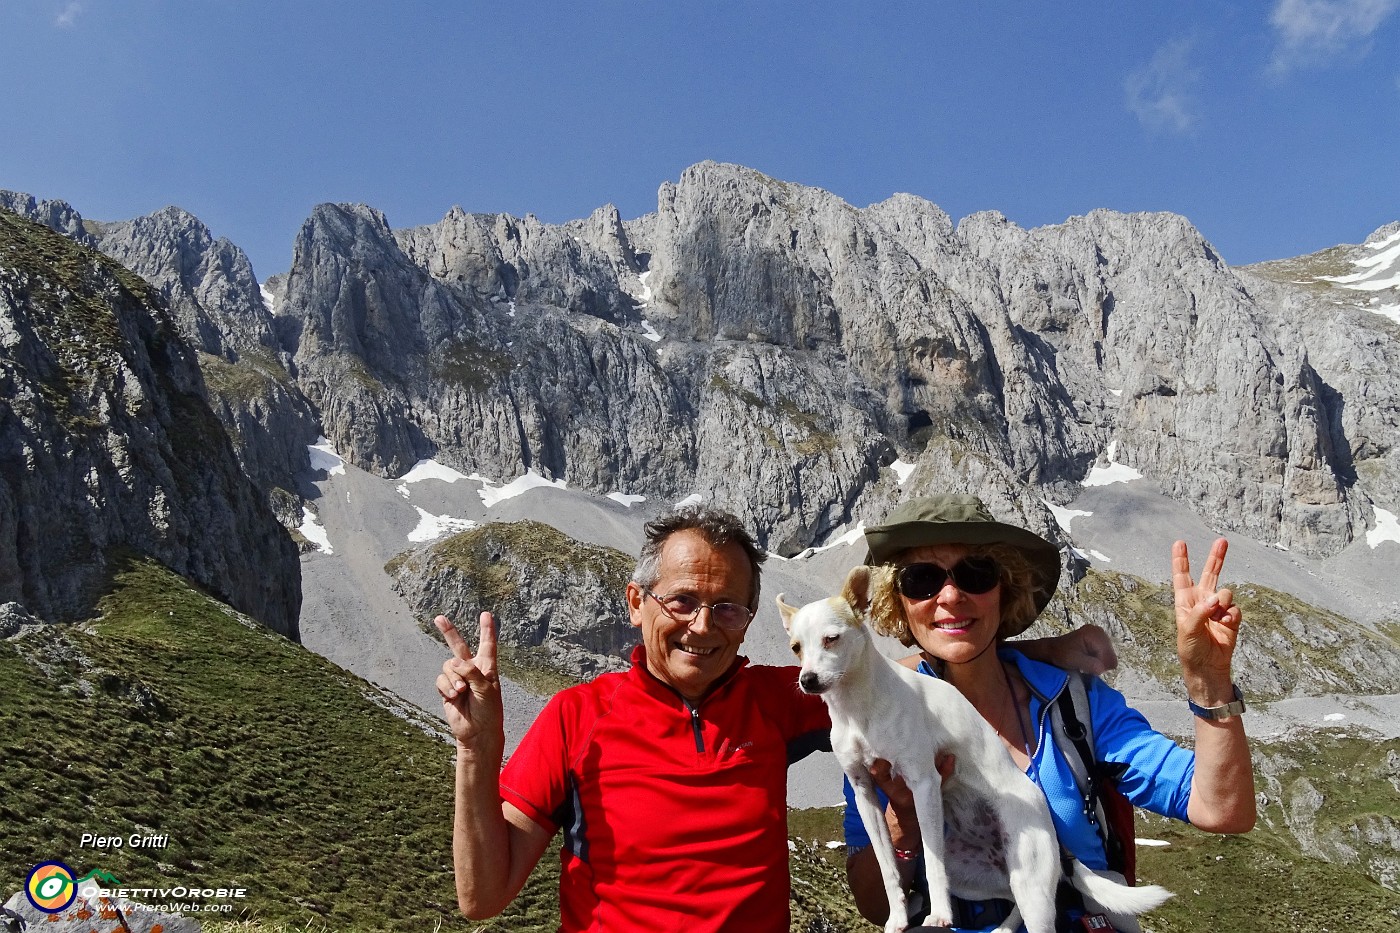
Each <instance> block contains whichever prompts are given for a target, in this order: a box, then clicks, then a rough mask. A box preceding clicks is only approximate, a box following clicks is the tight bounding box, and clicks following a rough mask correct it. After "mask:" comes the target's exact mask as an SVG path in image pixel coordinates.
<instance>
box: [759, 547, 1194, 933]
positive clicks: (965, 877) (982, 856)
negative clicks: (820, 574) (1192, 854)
mask: <svg viewBox="0 0 1400 933" xmlns="http://www.w3.org/2000/svg"><path fill="white" fill-rule="evenodd" d="M870 587H871V576H870V569H869V568H867V567H857V568H855V569H854V570H852V571H851V573H850V576H848V577H847V579H846V585H845V588H844V591H843V593H842V595H841V596H836V597H831V598H829V599H823V600H818V601H817V602H814V603H808V604H807V605H805V606H803V607H801V608H800V609H797V608H794V607H792V606H789V605H787V604H786V603H785V602H783V597H782V595H779V596H778V609H779V611H780V612H781V614H782V617H783V626H784V627H785V628H786V629H787V631H788V635H789V637H790V639H791V644H792V648H793V651H794V652H796V654H797V655H798V657H799V658H800V659H801V661H802V673H801V675H800V677H799V685H800V686H801V688H802V690H803V691H805V692H807V693H811V694H818V695H820V696H821V697H822V699H823V700H825V701H826V704H827V707H828V708H829V710H830V712H831V746H832V750H833V751H834V752H835V753H836V757H837V760H838V761H839V762H840V763H841V767H842V768H843V769H844V771H845V772H846V776H847V777H848V778H849V779H850V782H851V785H852V787H854V788H855V800H856V808H857V810H858V811H859V812H860V817H861V822H862V823H864V824H865V829H866V832H867V833H868V834H869V836H870V839H871V842H872V845H873V847H874V850H875V858H876V861H877V862H878V863H879V865H880V873H881V876H882V879H883V881H884V884H885V892H886V895H887V896H888V898H889V905H890V915H889V920H888V922H887V923H886V924H885V930H886V933H897V931H901V930H904V929H905V928H906V927H907V926H908V924H909V918H908V905H907V904H906V903H905V898H904V892H903V889H902V888H901V886H900V883H899V875H898V869H897V867H896V864H895V858H894V846H893V844H892V842H891V839H890V830H889V826H888V825H887V824H886V822H885V816H884V813H883V812H882V810H881V809H880V805H879V800H878V798H877V796H876V788H875V782H874V780H873V779H872V778H871V776H870V766H871V764H872V763H873V762H874V761H875V759H877V758H883V759H884V760H886V761H888V762H890V765H891V768H892V770H893V772H894V773H895V774H897V775H899V776H900V777H902V778H904V781H905V783H906V784H907V785H908V786H909V789H910V790H911V791H912V792H913V795H914V804H915V810H916V812H917V814H918V820H919V830H920V834H921V835H922V837H923V854H924V865H925V868H926V870H927V873H928V891H929V901H930V910H929V915H928V920H926V921H925V922H926V923H927V924H929V925H930V926H938V925H948V924H950V923H951V921H952V904H951V901H950V899H949V891H950V889H951V890H952V892H953V893H954V894H957V895H958V896H959V897H963V898H967V899H970V900H985V899H988V898H1010V899H1012V900H1014V901H1015V902H1016V907H1017V908H1018V910H1017V911H1016V912H1013V915H1012V916H1011V917H1009V918H1008V919H1007V920H1006V922H1005V923H1004V924H1003V925H1002V926H1001V927H999V928H998V930H999V931H1012V930H1015V929H1016V928H1017V924H1018V923H1019V922H1021V921H1024V922H1025V926H1026V930H1027V931H1028V933H1053V931H1054V929H1055V888H1056V886H1057V884H1058V882H1059V879H1060V871H1061V861H1060V848H1059V843H1058V842H1057V840H1056V837H1055V827H1054V824H1053V823H1052V821H1051V818H1050V809H1049V806H1048V804H1047V803H1046V801H1045V795H1044V794H1043V793H1042V792H1041V790H1040V788H1039V787H1037V786H1036V785H1035V783H1034V782H1033V781H1031V779H1030V778H1029V777H1027V776H1026V775H1025V774H1024V773H1023V772H1022V771H1021V769H1020V768H1018V767H1017V766H1016V763H1015V762H1014V761H1013V760H1012V758H1011V755H1010V753H1009V752H1008V751H1007V749H1006V747H1005V746H1004V745H1003V744H1002V741H1001V739H1000V738H999V737H998V736H997V734H996V732H995V731H994V730H993V729H992V727H991V725H990V724H988V723H987V721H986V720H985V719H983V718H982V716H981V714H980V713H978V712H977V710H976V708H974V707H973V705H972V704H971V703H970V702H968V700H967V699H966V698H965V697H964V696H963V695H962V694H961V693H959V692H958V690H957V688H956V687H954V686H952V685H951V684H949V683H947V682H946V681H943V680H940V679H938V678H935V677H927V676H925V675H923V674H919V673H917V672H915V671H912V670H910V669H908V668H906V667H903V666H902V665H900V664H898V663H897V662H895V661H892V660H890V659H889V658H886V657H885V656H884V655H882V654H881V653H880V652H879V650H878V649H877V648H876V646H875V643H874V641H873V640H872V638H871V635H870V632H869V630H868V629H867V628H866V626H865V624H864V622H863V616H864V615H865V612H866V610H867V608H868V606H869V604H870V600H869V593H870ZM940 753H951V754H952V755H953V756H955V763H954V766H953V773H952V774H951V775H950V776H949V777H948V778H947V779H946V780H945V779H943V778H942V777H940V775H939V773H938V769H937V768H936V767H935V761H936V759H937V758H938V756H939V754H940ZM945 824H946V827H947V839H946V841H945V836H944V833H945ZM945 846H946V851H945ZM1070 881H1071V883H1072V884H1073V885H1074V886H1075V887H1076V888H1077V889H1078V890H1079V891H1080V893H1081V894H1083V895H1084V898H1085V901H1086V903H1087V904H1089V905H1090V907H1091V910H1094V909H1096V910H1099V911H1102V912H1103V913H1104V914H1105V915H1106V916H1108V918H1109V920H1110V921H1111V922H1112V923H1113V924H1114V926H1115V927H1116V928H1117V929H1119V930H1123V931H1135V930H1138V929H1140V928H1139V926H1138V924H1137V921H1136V920H1135V919H1134V917H1135V916H1136V915H1137V914H1140V913H1142V912H1144V911H1147V910H1152V909H1153V908H1155V907H1157V906H1159V905H1160V904H1162V903H1163V902H1164V901H1166V900H1167V898H1169V897H1171V896H1172V895H1171V892H1169V891H1167V890H1166V889H1165V888H1162V887H1159V886H1156V885H1148V886H1143V887H1137V888H1134V887H1129V886H1128V885H1126V884H1122V883H1120V881H1118V880H1117V879H1116V877H1115V876H1112V875H1109V874H1107V873H1099V872H1095V871H1093V870H1091V869H1089V868H1086V867H1085V866H1084V865H1082V864H1081V863H1080V862H1079V861H1078V860H1075V861H1074V862H1073V872H1072V876H1071V878H1070ZM1017 913H1019V915H1020V916H1019V917H1018V916H1017V915H1016V914H1017Z"/></svg>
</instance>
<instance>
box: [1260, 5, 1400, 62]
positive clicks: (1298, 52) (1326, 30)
mask: <svg viewBox="0 0 1400 933" xmlns="http://www.w3.org/2000/svg"><path fill="white" fill-rule="evenodd" d="M1397 9H1400V0H1278V3H1277V4H1275V6H1274V11H1273V13H1271V14H1270V15H1269V23H1270V24H1271V25H1272V26H1273V27H1274V34H1275V38H1276V40H1277V43H1278V44H1277V46H1276V48H1275V49H1274V56H1273V60H1272V62H1271V63H1270V67H1271V68H1272V70H1273V71H1275V72H1277V73H1283V72H1287V71H1291V70H1292V69H1294V68H1298V67H1302V66H1306V65H1325V64H1327V63H1328V62H1330V61H1331V60H1333V59H1336V58H1341V57H1349V58H1360V57H1362V56H1365V55H1366V54H1367V53H1368V52H1370V51H1371V37H1372V36H1373V35H1375V33H1376V30H1378V29H1380V27H1381V25H1382V24H1383V23H1384V22H1385V21H1386V19H1388V18H1389V17H1390V15H1391V14H1392V13H1394V12H1395V11H1396V10H1397Z"/></svg>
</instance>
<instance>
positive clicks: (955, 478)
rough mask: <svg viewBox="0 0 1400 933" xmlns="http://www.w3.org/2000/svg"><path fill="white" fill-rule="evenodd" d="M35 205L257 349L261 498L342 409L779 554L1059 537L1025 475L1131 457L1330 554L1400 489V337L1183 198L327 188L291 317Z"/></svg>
mask: <svg viewBox="0 0 1400 933" xmlns="http://www.w3.org/2000/svg"><path fill="white" fill-rule="evenodd" d="M11 200H12V201H13V200H14V197H13V196H12V198H11ZM30 201H31V202H32V199H30ZM29 210H30V213H31V215H33V216H40V215H42V216H43V217H44V218H46V222H51V224H52V225H53V226H55V227H56V228H59V229H63V230H65V231H66V232H68V233H69V235H73V236H87V237H89V238H90V239H92V240H93V241H94V242H96V243H98V244H99V245H101V246H102V248H104V249H106V250H109V251H110V252H112V253H113V254H114V255H118V256H121V257H125V258H126V260H127V261H128V262H130V263H131V264H132V265H133V266H134V267H135V268H136V269H137V271H139V272H141V273H142V274H143V275H145V276H146V277H147V278H148V279H149V280H151V281H153V282H158V283H162V285H161V287H162V288H163V289H164V290H165V292H166V293H167V294H168V295H169V296H171V303H172V307H177V308H185V309H186V310H185V311H183V312H182V313H181V314H180V320H181V322H182V329H183V330H184V332H185V333H186V334H187V336H189V337H191V339H193V340H195V341H196V345H198V346H200V347H201V349H202V350H204V351H205V352H206V353H207V354H209V355H210V356H212V357H216V358H222V359H225V360H227V358H228V356H230V355H232V354H235V353H241V354H243V355H244V358H245V359H246V358H247V356H249V355H255V354H257V353H260V352H261V353H265V354H266V356H265V357H264V358H263V361H264V363H265V364H266V365H264V366H263V369H262V371H261V375H260V376H259V377H258V379H257V380H255V382H256V388H255V389H254V390H252V391H249V392H247V395H246V397H244V398H243V399H241V400H239V401H237V402H230V401H229V399H230V397H231V396H233V395H235V394H236V392H235V391H233V390H230V391H227V392H218V391H217V390H218V388H219V387H220V386H221V385H223V384H225V383H229V384H238V383H239V380H238V379H235V378H233V376H232V374H229V375H228V376H227V377H226V378H222V379H221V378H219V377H217V376H216V377H215V378H213V379H211V380H209V381H210V382H211V384H212V385H213V386H215V388H216V394H217V395H219V397H220V398H221V400H222V404H223V409H222V411H223V418H224V421H225V423H226V425H228V426H229V427H230V428H233V429H235V430H236V432H237V433H238V435H239V437H240V438H246V439H247V440H244V441H242V447H241V449H242V451H243V459H244V461H245V463H248V464H250V469H249V472H250V474H252V475H254V476H255V477H256V478H259V480H260V484H261V485H263V486H264V488H267V487H268V486H269V484H270V483H271V484H272V485H276V482H275V481H274V480H272V479H271V478H272V477H273V475H274V474H278V475H280V476H282V477H285V476H287V475H288V474H290V473H293V472H294V468H295V467H297V466H299V465H302V464H300V463H299V458H300V456H301V454H300V451H301V447H300V446H299V445H300V444H301V443H302V442H304V441H306V440H307V436H308V435H309V434H310V433H311V432H312V431H313V430H314V427H313V425H314V423H315V421H316V419H317V418H319V421H320V425H321V429H322V431H323V432H324V433H325V435H326V436H327V437H328V438H329V439H330V440H331V441H332V443H333V444H334V446H335V447H336V448H337V449H338V450H341V451H342V452H343V453H344V455H345V456H346V458H347V459H348V460H350V462H352V463H356V464H358V465H361V466H364V467H365V468H367V469H371V470H375V471H377V472H380V473H383V474H384V475H388V476H395V475H401V474H402V473H404V472H406V471H407V470H408V469H409V468H410V467H411V466H412V465H413V464H414V463H415V462H417V461H418V460H420V459H424V458H427V457H433V458H436V459H438V460H439V461H441V462H444V463H448V464H451V465H453V466H456V467H458V468H460V469H462V470H464V471H467V472H478V473H481V474H483V475H488V476H496V477H509V476H515V475H519V474H520V473H522V472H524V471H525V470H527V469H533V470H536V471H537V472H540V473H541V474H543V475H545V476H548V477H552V478H561V479H565V480H567V481H568V482H570V483H571V484H574V485H576V486H582V487H584V488H588V489H593V490H596V491H599V492H609V491H617V492H625V493H630V494H643V495H648V496H653V497H663V498H666V497H669V498H671V499H672V500H678V499H681V498H683V497H685V496H687V495H690V494H692V493H699V494H700V495H701V496H702V497H703V498H705V499H707V500H711V501H718V502H723V503H726V504H728V505H730V506H731V507H732V508H734V509H735V511H737V512H738V513H739V514H740V515H741V516H742V517H743V518H745V519H746V520H747V521H749V522H750V523H751V524H752V525H753V526H754V527H755V528H756V529H757V530H758V532H759V534H760V536H761V538H762V539H763V540H764V542H765V543H766V544H767V545H768V546H769V547H771V548H772V549H774V550H775V551H777V552H779V553H785V554H791V553H796V552H797V551H800V550H801V549H803V548H805V547H807V546H809V545H811V544H814V543H819V542H820V541H821V540H823V539H824V538H825V537H826V536H827V535H828V534H829V533H830V532H831V531H832V530H834V529H836V528H839V527H841V526H844V525H847V524H848V523H851V522H853V521H855V520H859V519H860V518H864V517H868V516H871V515H876V514H879V513H880V512H882V511H884V510H885V509H886V508H887V507H888V506H889V505H890V504H891V503H892V502H893V501H895V499H896V498H897V497H901V496H907V495H910V494H915V493H918V492H920V491H923V490H931V489H942V488H949V487H952V488H964V489H970V490H972V491H975V492H979V493H981V494H982V495H983V496H984V498H986V499H987V500H988V501H989V502H990V503H991V504H992V506H993V508H994V509H995V510H998V511H1002V512H1005V513H1008V514H1012V515H1018V516H1019V517H1021V518H1022V519H1023V520H1025V521H1026V522H1027V523H1028V524H1030V525H1032V526H1033V527H1037V528H1039V529H1040V530H1043V531H1045V532H1046V533H1048V534H1051V535H1056V534H1057V532H1056V530H1055V528H1054V525H1053V523H1052V522H1051V521H1050V519H1049V516H1048V514H1046V513H1045V512H1044V510H1043V509H1040V508H1038V507H1037V506H1036V505H1034V504H1033V502H1031V501H1028V493H1030V492H1032V491H1034V492H1037V493H1039V494H1040V495H1041V496H1044V497H1047V498H1049V499H1051V500H1056V499H1063V498H1064V496H1065V495H1066V491H1067V490H1068V489H1070V488H1071V487H1072V486H1073V484H1075V483H1076V482H1077V481H1078V480H1080V479H1082V478H1083V477H1084V475H1085V474H1086V473H1087V471H1088V470H1089V468H1090V467H1091V466H1092V465H1094V464H1095V463H1100V464H1102V463H1105V462H1106V461H1107V459H1108V458H1109V457H1116V458H1117V460H1118V462H1121V463H1123V464H1125V465H1128V466H1131V467H1134V468H1136V469H1138V470H1140V471H1141V472H1143V473H1144V474H1146V475H1149V476H1151V477H1152V478H1153V479H1155V480H1156V481H1157V483H1158V484H1159V485H1160V486H1161V488H1162V489H1163V490H1164V491H1165V492H1166V493H1167V494H1168V495H1170V496H1172V497H1173V498H1175V499H1177V500H1178V501H1182V502H1184V503H1186V504H1188V505H1189V506H1190V507H1191V508H1192V509H1193V510H1195V511H1196V512H1197V513H1198V514H1200V515H1202V516H1203V517H1205V518H1207V519H1208V520H1210V521H1212V522H1213V523H1215V524H1216V525H1217V526H1218V527H1220V528H1221V530H1222V531H1233V532H1236V533H1244V534H1248V535H1250V536H1251V537H1254V538H1256V539H1257V540H1260V541H1265V542H1269V543H1277V544H1278V545H1280V546H1282V547H1287V548H1292V549H1296V550H1298V551H1300V552H1302V553H1307V554H1313V555H1327V554H1332V553H1335V552H1337V551H1339V550H1340V549H1342V548H1344V547H1346V546H1347V545H1348V544H1349V543H1350V542H1352V541H1354V540H1356V539H1358V538H1359V537H1361V536H1362V535H1364V534H1365V532H1366V531H1367V529H1368V528H1373V527H1374V526H1375V525H1376V524H1377V516H1376V513H1375V511H1374V510H1375V508H1376V507H1377V506H1379V507H1381V508H1382V509H1383V510H1384V509H1395V508H1396V507H1397V502H1400V453H1397V451H1396V448H1395V446H1394V443H1393V438H1394V436H1395V432H1396V429H1397V427H1400V388H1397V382H1396V380H1395V378H1394V377H1393V375H1392V374H1393V373H1394V372H1395V369H1396V364H1397V363H1398V362H1400V359H1397V356H1400V351H1398V350H1397V348H1396V347H1397V344H1396V341H1395V339H1394V337H1395V334H1394V330H1395V328H1394V327H1393V326H1392V324H1391V322H1389V321H1387V320H1386V319H1384V318H1382V317H1379V316H1376V315H1371V314H1367V313H1365V312H1364V311H1363V310H1361V309H1360V308H1358V306H1357V305H1356V302H1355V301H1352V302H1350V303H1348V302H1346V301H1340V300H1339V299H1338V298H1337V294H1336V293H1337V291H1338V289H1336V288H1330V287H1328V288H1319V287H1317V286H1318V285H1319V283H1322V280H1321V279H1320V278H1319V276H1317V275H1314V276H1312V278H1311V279H1310V280H1308V281H1305V282H1303V283H1302V284H1299V282H1297V281H1286V280H1283V279H1282V278H1280V277H1279V276H1277V275H1270V274H1269V273H1270V270H1269V269H1268V268H1266V267H1261V268H1259V269H1257V270H1245V269H1232V268H1231V267H1229V266H1228V265H1227V264H1226V263H1225V262H1224V261H1223V260H1222V259H1221V258H1220V257H1219V256H1218V255H1217V254H1216V252H1215V250H1214V249H1213V248H1212V247H1211V246H1210V244H1209V243H1208V242H1207V241H1206V240H1205V239H1204V238H1203V237H1201V235H1200V233H1199V232H1198V231H1196V230H1195V229H1194V228H1193V227H1191V225H1190V224H1189V223H1188V222H1187V221H1186V220H1185V219H1184V218H1181V217H1179V216H1175V215H1168V214H1138V215H1123V214H1117V213H1113V212H1109V211H1095V212H1093V213H1091V214H1089V215H1088V216H1086V217H1077V218H1071V219H1070V220H1068V221H1066V222H1065V223H1063V224H1059V225H1055V226H1051V227H1043V228H1039V229H1035V230H1022V229H1021V228H1019V227H1017V226H1016V225H1014V224H1012V223H1010V222H1009V221H1007V220H1006V219H1005V218H1004V217H1002V216H1000V215H998V214H994V213H983V214H976V215H973V216H971V217H968V218H966V219H964V220H963V221H962V222H961V223H960V224H958V225H957V226H956V227H955V226H954V225H953V223H952V221H951V219H950V218H949V217H948V216H947V214H945V213H944V212H943V211H941V210H940V209H939V208H937V207H936V206H935V205H933V204H931V203H929V202H927V201H923V200H921V199H919V198H915V197H912V196H909V195H896V196H894V197H891V198H890V199H888V200H886V201H884V202H881V203H879V204H875V205H872V206H870V207H867V208H864V209H860V208H855V207H852V206H851V205H849V204H846V203H845V202H844V201H841V200H840V199H839V198H837V197H835V196H834V195H831V194H829V193H827V192H824V191H820V190H818V189H813V188H805V187H802V186H798V185H793V184H789V183H786V182H782V181H779V180H776V179H773V178H769V177H767V176H764V175H762V174H760V173H758V172H755V171H752V170H749V169H745V168H742V167H739V166H733V165H720V164H715V163H701V164H699V165H696V166H693V167H692V168H690V169H688V170H687V171H686V172H684V173H683V174H682V176H681V178H680V179H679V180H678V181H677V182H676V183H667V184H664V185H662V187H661V189H660V191H659V194H658V210H657V212H656V213H655V214H651V215H647V216H646V217H643V218H640V219H638V220H635V221H623V220H622V219H621V218H620V217H619V216H618V214H617V211H616V210H615V209H613V208H611V207H605V208H600V209H599V210H598V211H596V212H595V213H594V214H593V215H592V216H591V217H589V218H587V219H586V220H582V221H574V222H570V223H567V224H562V225H548V224H543V223H541V222H539V221H538V220H536V219H535V218H533V217H529V216H527V217H526V218H525V219H523V220H519V219H516V218H512V217H509V216H506V215H479V214H469V213H466V212H464V211H462V210H461V209H453V210H452V211H451V212H449V213H448V215H447V216H446V217H445V218H444V219H443V220H442V221H441V222H440V223H438V224H434V225H430V226H425V227H418V228H412V229H406V230H394V229H393V228H391V227H390V226H389V223H388V221H387V219H386V218H385V217H384V216H383V215H382V214H381V213H379V212H378V211H375V210H373V209H372V208H368V207H364V206H355V205H322V206H320V207H318V208H316V209H315V211H313V213H312V216H311V217H310V218H309V219H308V220H307V222H306V224H305V225H304V226H303V229H302V231H301V233H300V235H299V236H298V238H297V241H296V244H295V248H294V257H293V262H292V266H291V269H290V270H289V271H288V272H287V273H286V274H285V275H284V276H278V277H276V279H275V280H274V281H273V282H271V283H269V286H270V289H269V290H270V291H271V292H272V294H273V295H274V297H275V307H276V312H275V315H273V314H272V313H271V312H269V310H268V309H267V307H266V306H265V305H264V303H263V302H262V301H261V299H259V298H258V296H257V287H256V283H255V282H254V281H253V280H252V277H251V273H250V270H248V268H247V266H246V260H244V259H242V255H241V253H239V252H238V251H237V250H236V249H235V248H233V247H232V246H231V245H230V244H227V243H226V242H223V241H217V242H216V241H213V240H212V239H211V238H210V237H209V235H208V232H207V231H206V230H204V229H203V228H202V225H199V224H198V222H197V221H195V220H194V219H193V218H191V217H189V215H187V214H184V213H183V212H181V211H178V210H176V209H167V210H166V211H163V212H158V213H157V214H155V215H151V216H150V217H148V218H142V219H140V220H139V221H132V222H127V223H124V224H92V223H87V224H86V225H84V224H83V222H82V221H81V219H80V218H77V217H76V214H75V213H74V212H72V210H71V208H67V207H66V205H54V204H45V203H42V202H34V203H32V204H31V206H30V207H29ZM1377 236H1382V234H1381V233H1380V232H1378V233H1377ZM1322 284H1326V283H1322ZM255 299H256V300H255ZM221 353H222V354H224V356H223V357H220V354H221ZM220 365H221V364H219V363H218V362H215V361H210V362H209V363H207V364H206V370H215V369H217V368H218V367H219V366H220ZM248 371H249V370H248V368H247V367H244V369H243V375H246V374H247V372H248ZM242 385H243V386H244V388H245V389H246V388H247V381H246V380H244V381H243V383H242ZM288 438H295V441H292V440H290V439H288ZM269 450H271V451H273V453H270V454H269V453H265V452H266V451H269ZM896 459H902V460H904V461H905V462H906V463H909V462H912V463H914V464H915V465H916V469H915V470H914V473H913V476H912V478H911V479H910V481H909V482H908V483H906V484H905V485H903V487H902V488H900V487H896V485H895V484H893V483H892V482H891V481H890V479H889V474H888V472H884V473H882V471H881V467H883V466H887V465H889V464H891V463H893V462H894V461H895V460H896ZM261 460H266V461H268V463H267V464H265V465H264V464H262V463H261V462H260V461H261ZM283 486H284V488H287V487H289V486H290V483H289V482H288V483H283Z"/></svg>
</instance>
